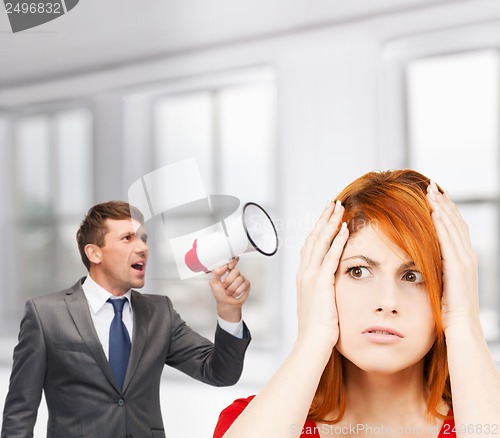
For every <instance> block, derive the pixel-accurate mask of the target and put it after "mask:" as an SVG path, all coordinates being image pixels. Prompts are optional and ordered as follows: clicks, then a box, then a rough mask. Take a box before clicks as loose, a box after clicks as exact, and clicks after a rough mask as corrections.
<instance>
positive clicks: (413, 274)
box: [402, 271, 424, 284]
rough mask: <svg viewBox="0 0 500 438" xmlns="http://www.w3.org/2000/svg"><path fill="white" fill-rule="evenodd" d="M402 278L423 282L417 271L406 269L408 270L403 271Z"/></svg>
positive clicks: (413, 281)
mask: <svg viewBox="0 0 500 438" xmlns="http://www.w3.org/2000/svg"><path fill="white" fill-rule="evenodd" d="M402 279H403V280H404V281H407V282H409V283H417V284H420V283H423V282H424V277H423V276H422V274H421V273H420V272H418V271H408V272H405V273H404V275H403V278H402Z"/></svg>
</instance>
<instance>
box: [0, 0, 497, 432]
mask: <svg viewBox="0 0 500 438" xmlns="http://www.w3.org/2000/svg"><path fill="white" fill-rule="evenodd" d="M499 48H500V2H499V1H498V0H372V1H369V2H367V1H364V0H351V1H349V2H339V1H332V0H313V1H310V0H286V1H285V0H274V1H272V2H270V1H265V0H252V1H250V0H241V1H238V2H234V1H230V0H211V1H210V2H204V1H200V0H184V1H183V2H174V1H172V0H148V1H146V2H145V1H142V2H139V1H131V0H119V1H118V0H107V1H106V2H102V1H97V0H81V1H80V3H79V4H78V5H77V6H76V7H75V8H74V9H73V10H71V11H70V12H69V13H67V14H65V15H64V16H63V17H61V18H59V19H57V20H54V21H53V22H49V23H46V24H44V25H42V26H39V27H37V28H33V29H31V30H27V31H24V32H20V33H17V34H12V32H11V30H10V27H9V23H8V18H7V15H6V14H0V56H1V64H0V145H1V147H0V169H1V173H0V205H1V206H2V208H0V225H1V241H2V245H0V278H2V280H3V287H2V288H1V289H0V302H1V303H2V306H0V407H3V402H4V399H5V394H6V391H7V387H8V376H9V373H10V366H11V361H12V349H13V347H14V345H15V342H16V336H17V332H18V328H19V322H20V318H21V316H22V313H23V308H24V303H25V301H26V299H28V298H30V297H33V296H36V295H42V294H46V293H48V292H52V291H55V290H60V289H63V288H66V287H68V286H69V285H72V284H73V283H74V282H75V281H76V279H77V278H78V277H80V276H83V275H85V274H86V272H85V269H84V266H83V265H82V263H81V261H80V260H79V255H78V251H77V248H76V243H75V237H74V236H75V232H76V230H77V228H78V226H79V223H80V221H81V219H82V218H83V216H84V214H85V212H86V211H87V210H88V208H89V207H90V206H91V205H93V204H95V203H97V202H102V201H107V200H111V199H123V200H127V192H128V188H129V187H130V185H131V184H132V183H133V182H134V181H135V180H137V179H138V178H140V177H142V176H143V175H145V174H147V173H149V172H151V171H153V170H155V169H158V168H160V167H162V166H165V165H167V164H170V163H173V162H176V161H179V160H182V159H185V158H191V157H194V158H196V160H197V162H198V166H199V168H200V172H201V174H202V177H203V181H204V184H205V187H206V189H207V192H208V193H210V194H228V195H233V196H237V197H238V198H239V199H240V200H242V202H247V201H254V202H257V203H259V204H260V205H262V206H263V207H264V208H265V209H266V210H267V211H268V212H269V213H270V214H271V216H272V217H273V218H274V220H275V224H276V227H277V230H278V233H279V238H280V248H279V250H278V253H277V255H276V256H274V257H272V258H265V257H262V256H260V255H258V254H248V255H245V256H244V257H243V258H242V259H241V262H240V266H241V269H242V270H243V271H244V272H245V274H246V275H247V277H249V278H250V279H251V281H252V295H251V298H250V299H249V301H248V302H247V303H246V304H245V309H244V315H245V316H244V317H245V321H246V322H247V324H248V325H249V327H250V329H251V331H252V334H253V338H254V341H253V342H252V344H251V346H250V349H249V351H248V356H247V361H246V365H245V371H244V374H243V376H242V378H241V380H240V382H239V383H238V385H237V386H236V387H233V388H228V389H217V388H209V387H205V386H203V385H202V384H199V383H197V382H193V381H191V380H189V379H188V378H186V377H184V376H183V375H181V374H180V373H177V372H175V371H173V370H169V369H166V370H165V375H164V377H165V378H164V380H163V385H162V391H163V392H162V395H163V399H164V400H163V412H164V419H165V426H166V431H167V434H168V436H171V437H174V438H175V437H180V436H207V437H208V436H211V433H212V430H213V426H214V424H215V422H216V419H217V415H218V413H219V412H220V410H221V409H222V408H223V407H225V406H226V405H227V404H229V403H230V402H231V401H232V400H233V399H234V398H237V397H242V396H247V395H250V394H252V393H255V392H256V391H258V390H259V388H260V387H261V386H262V385H263V384H264V383H265V382H266V381H267V380H268V379H269V378H270V376H271V375H272V373H273V372H274V370H275V369H276V367H277V366H278V365H279V363H280V362H281V360H282V359H283V358H284V357H285V355H286V353H287V352H288V350H289V348H290V346H291V344H292V342H293V340H294V337H295V332H296V310H295V273H296V270H297V267H298V263H299V250H300V246H301V243H302V241H303V240H304V238H305V236H306V235H307V233H308V231H309V230H310V228H311V227H312V225H313V223H314V222H315V219H316V217H317V215H318V214H319V212H320V211H321V209H322V208H323V206H324V204H325V202H326V200H327V199H331V198H334V197H335V195H336V193H338V192H339V191H340V189H341V188H343V187H344V186H345V185H346V184H347V183H348V182H350V181H351V180H353V179H354V178H356V177H357V176H359V175H361V174H362V173H365V172H367V171H369V170H373V169H389V168H402V167H411V168H415V169H417V170H419V171H421V172H423V173H424V174H426V175H428V176H430V177H431V178H432V179H434V180H436V181H437V182H438V183H439V184H440V185H442V186H443V187H445V188H447V189H448V190H449V192H450V194H451V196H452V198H453V199H454V200H455V201H456V202H457V203H458V204H459V207H460V209H461V211H462V212H463V214H464V216H465V218H466V220H467V221H468V223H469V226H470V229H471V234H472V239H473V241H474V245H475V249H476V251H477V254H478V257H479V268H480V300H481V320H482V323H483V328H484V332H485V335H486V337H487V340H488V342H489V344H490V346H491V350H492V352H493V354H494V355H495V359H496V361H497V363H498V364H500V289H499V284H498V282H497V281H496V274H497V272H498V270H499V268H500V258H499V245H500V232H499V231H500V171H499V170H500V156H499V149H500V142H499V131H500V130H499V127H500V125H499V124H500V117H499V116H500V114H499V107H500V105H499V104H500V86H499V85H500V51H499ZM179 220H182V218H180V219H179ZM152 253H153V254H152V257H151V261H152V266H151V269H150V270H149V271H148V281H147V286H146V287H145V288H144V291H145V292H151V293H159V294H168V295H169V296H170V297H171V298H172V300H173V301H174V305H175V306H176V308H177V309H178V311H179V312H180V313H181V315H182V316H183V317H184V319H185V320H186V321H187V322H188V323H189V324H190V325H191V326H193V327H194V328H195V329H197V330H199V331H200V332H202V333H203V334H205V335H206V336H208V337H211V336H212V334H213V331H214V327H215V310H214V303H213V299H212V297H211V293H210V291H209V288H208V284H207V277H197V278H195V279H191V280H183V281H180V280H179V279H178V278H177V277H176V273H175V269H173V267H172V265H171V262H170V261H169V260H168V257H167V256H168V254H167V253H168V251H166V250H165V247H164V246H162V244H160V243H157V244H156V245H155V244H154V243H153V244H152ZM75 366H78V364H75ZM44 409H45V408H44V407H43V406H42V408H41V411H40V419H39V421H38V424H37V429H36V435H35V436H37V437H43V436H45V435H44V434H45V432H44V429H45V418H46V412H45V410H44ZM193 417H195V418H196V421H193ZM0 421H1V419H0Z"/></svg>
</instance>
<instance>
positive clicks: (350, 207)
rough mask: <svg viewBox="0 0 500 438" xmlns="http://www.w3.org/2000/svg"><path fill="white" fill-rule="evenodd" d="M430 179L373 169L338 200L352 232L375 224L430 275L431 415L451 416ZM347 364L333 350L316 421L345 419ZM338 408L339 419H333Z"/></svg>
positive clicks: (427, 375) (313, 412) (312, 413)
mask: <svg viewBox="0 0 500 438" xmlns="http://www.w3.org/2000/svg"><path fill="white" fill-rule="evenodd" d="M429 184H430V180H429V179H428V178H427V177H425V176H424V175H422V174H420V173H418V172H416V171H414V170H394V171H384V172H369V173H367V174H365V175H363V176H361V177H360V178H358V179H357V180H355V181H354V182H352V183H351V184H349V185H348V186H347V187H346V188H345V189H344V190H343V191H342V192H341V193H340V194H339V196H338V197H337V199H338V200H340V201H341V202H342V205H343V206H344V207H345V212H344V216H343V220H344V221H345V222H347V226H348V228H349V232H350V236H352V235H354V234H355V233H356V232H357V231H359V230H360V229H361V228H362V227H363V226H364V225H367V224H372V225H373V226H375V227H376V229H377V230H378V231H380V232H382V233H383V234H384V235H385V236H386V237H388V238H389V239H390V240H391V241H392V242H394V243H395V244H396V245H397V246H398V247H399V248H401V249H402V250H403V251H404V252H405V253H406V254H408V256H409V257H410V258H411V259H412V260H413V262H414V263H415V265H416V266H417V268H418V270H419V271H420V272H421V273H422V275H423V277H424V280H425V283H426V286H427V289H428V292H429V296H430V301H431V306H432V313H433V316H434V320H435V321H436V341H435V342H434V345H433V346H432V348H431V350H430V351H429V352H428V353H427V355H426V357H425V364H424V376H423V378H424V380H425V384H426V387H427V389H428V391H429V399H428V402H427V414H428V415H430V416H432V417H437V418H445V417H443V416H442V415H441V414H440V413H439V412H438V406H439V403H440V402H441V400H444V401H445V402H446V403H447V404H448V406H451V388H450V380H449V373H448V361H447V354H446V343H445V338H444V330H443V323H442V319H441V296H442V290H443V283H442V270H441V251H440V248H439V242H438V237H437V234H436V231H435V229H434V225H433V223H432V219H431V208H430V205H429V203H428V201H427V199H426V193H427V187H428V185H429ZM342 368H343V366H342V356H341V355H340V353H339V352H338V351H337V350H336V349H333V352H332V355H331V357H330V360H329V361H328V364H327V365H326V367H325V370H324V371H323V375H322V377H321V380H320V383H319V385H318V388H317V390H316V394H315V396H314V399H313V401H312V404H311V408H310V410H309V416H308V418H310V419H311V420H313V421H318V422H323V423H329V424H334V423H337V422H339V421H340V420H341V419H342V416H343V415H344V412H345V408H346V404H347V397H346V389H345V383H344V380H343V369H342ZM332 413H333V415H334V416H335V418H334V419H333V420H328V418H331V415H332Z"/></svg>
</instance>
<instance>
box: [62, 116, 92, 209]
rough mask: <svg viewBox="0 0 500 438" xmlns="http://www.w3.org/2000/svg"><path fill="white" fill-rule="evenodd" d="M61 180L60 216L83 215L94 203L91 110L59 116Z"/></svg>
mask: <svg viewBox="0 0 500 438" xmlns="http://www.w3.org/2000/svg"><path fill="white" fill-rule="evenodd" d="M54 124H55V133H56V139H57V152H58V155H59V157H58V158H59V159H58V163H57V164H58V170H59V180H58V181H57V189H58V191H59V193H58V195H59V196H58V199H57V201H58V202H57V204H56V214H58V215H67V214H80V213H82V212H84V211H86V210H87V208H88V206H89V205H90V204H91V202H92V193H93V187H92V181H91V175H92V119H91V114H90V113H89V112H88V111H87V110H74V111H65V112H61V113H58V114H57V115H56V116H55V119H54Z"/></svg>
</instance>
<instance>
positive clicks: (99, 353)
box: [64, 281, 120, 391]
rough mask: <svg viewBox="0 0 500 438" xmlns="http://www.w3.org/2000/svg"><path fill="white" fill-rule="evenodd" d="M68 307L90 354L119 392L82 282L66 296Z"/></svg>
mask: <svg viewBox="0 0 500 438" xmlns="http://www.w3.org/2000/svg"><path fill="white" fill-rule="evenodd" d="M64 299H65V301H66V305H67V307H68V310H69V313H70V314H71V317H72V318H73V322H74V323H75V325H76V328H77V330H78V332H79V333H80V336H81V337H82V339H83V342H85V345H86V346H87V348H88V349H89V351H90V354H91V355H92V356H93V357H94V359H95V361H96V362H97V364H98V365H99V367H100V368H101V370H102V372H103V374H104V375H105V376H106V378H107V379H108V380H109V381H110V383H111V384H112V385H113V386H114V387H115V388H116V389H117V390H118V391H120V389H119V388H118V386H117V385H116V382H115V377H114V375H113V371H112V370H111V367H110V366H109V362H108V360H107V358H106V355H105V354H104V350H103V349H102V345H101V342H100V341H99V337H98V336H97V332H96V330H95V327H94V323H93V322H92V317H91V316H90V310H89V304H88V302H87V299H86V298H85V294H84V293H83V289H82V287H81V281H79V282H78V283H76V284H75V285H74V286H73V287H72V288H71V289H68V291H67V292H66V296H65V297H64Z"/></svg>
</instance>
